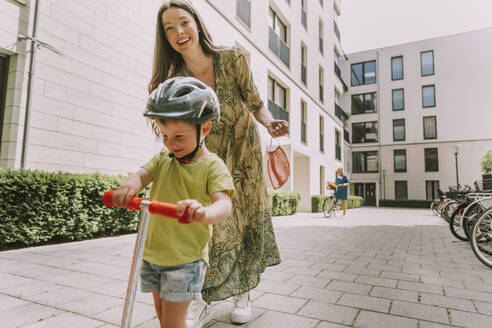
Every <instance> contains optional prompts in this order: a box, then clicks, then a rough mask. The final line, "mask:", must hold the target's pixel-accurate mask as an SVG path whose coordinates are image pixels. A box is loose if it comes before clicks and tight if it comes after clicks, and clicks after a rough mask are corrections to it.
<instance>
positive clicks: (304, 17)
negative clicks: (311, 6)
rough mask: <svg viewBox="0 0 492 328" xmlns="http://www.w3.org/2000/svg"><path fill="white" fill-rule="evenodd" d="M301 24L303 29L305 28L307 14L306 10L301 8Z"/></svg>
mask: <svg viewBox="0 0 492 328" xmlns="http://www.w3.org/2000/svg"><path fill="white" fill-rule="evenodd" d="M301 23H302V25H303V26H304V28H307V14H306V9H304V8H301Z"/></svg>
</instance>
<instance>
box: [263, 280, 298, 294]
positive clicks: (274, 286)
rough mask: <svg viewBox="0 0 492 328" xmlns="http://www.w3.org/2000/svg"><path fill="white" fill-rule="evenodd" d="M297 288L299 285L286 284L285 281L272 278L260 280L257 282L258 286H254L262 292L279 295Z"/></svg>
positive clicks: (289, 292)
mask: <svg viewBox="0 0 492 328" xmlns="http://www.w3.org/2000/svg"><path fill="white" fill-rule="evenodd" d="M297 288H299V285H293V284H287V283H285V282H278V281H272V280H262V281H260V283H259V284H258V287H256V289H258V290H260V291H263V292H267V293H274V294H281V295H289V294H291V293H292V292H293V291H294V290H296V289H297Z"/></svg>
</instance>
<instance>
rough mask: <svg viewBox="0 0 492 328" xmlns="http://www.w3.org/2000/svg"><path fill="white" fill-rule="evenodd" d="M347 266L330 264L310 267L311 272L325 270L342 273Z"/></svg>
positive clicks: (316, 264)
mask: <svg viewBox="0 0 492 328" xmlns="http://www.w3.org/2000/svg"><path fill="white" fill-rule="evenodd" d="M346 267H347V266H346V265H340V264H332V263H322V262H321V263H320V262H318V263H314V264H313V265H311V266H310V268H311V269H313V270H319V271H321V270H326V271H343V270H344V269H345V268H346Z"/></svg>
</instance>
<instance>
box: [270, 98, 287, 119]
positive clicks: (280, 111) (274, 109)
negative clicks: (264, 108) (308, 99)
mask: <svg viewBox="0 0 492 328" xmlns="http://www.w3.org/2000/svg"><path fill="white" fill-rule="evenodd" d="M268 109H269V110H270V113H272V116H273V118H274V119H276V120H284V121H287V122H289V112H288V111H286V110H285V109H284V108H282V107H280V106H279V105H277V104H276V103H274V102H273V101H271V100H268Z"/></svg>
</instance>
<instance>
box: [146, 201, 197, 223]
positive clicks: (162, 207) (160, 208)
mask: <svg viewBox="0 0 492 328" xmlns="http://www.w3.org/2000/svg"><path fill="white" fill-rule="evenodd" d="M149 212H150V213H152V214H158V215H161V216H165V217H168V218H173V219H178V222H179V223H182V224H188V223H191V222H190V221H188V220H187V219H186V216H187V214H188V209H185V212H184V214H183V215H182V216H177V215H176V205H174V204H170V203H163V202H158V201H156V200H153V201H151V202H150V205H149Z"/></svg>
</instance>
